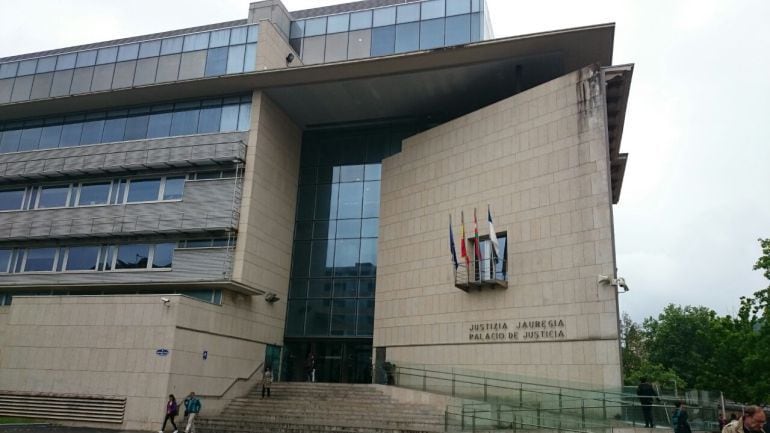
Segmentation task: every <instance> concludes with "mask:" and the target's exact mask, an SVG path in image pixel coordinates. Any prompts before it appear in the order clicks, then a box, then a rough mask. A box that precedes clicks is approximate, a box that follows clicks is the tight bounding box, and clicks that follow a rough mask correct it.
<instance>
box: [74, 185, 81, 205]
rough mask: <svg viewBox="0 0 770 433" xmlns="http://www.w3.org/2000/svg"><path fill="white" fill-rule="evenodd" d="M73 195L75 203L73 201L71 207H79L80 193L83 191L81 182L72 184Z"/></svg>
mask: <svg viewBox="0 0 770 433" xmlns="http://www.w3.org/2000/svg"><path fill="white" fill-rule="evenodd" d="M72 189H73V191H72V192H73V193H74V194H75V201H73V202H72V203H73V207H78V206H80V191H81V190H82V189H83V182H80V183H73V184H72Z"/></svg>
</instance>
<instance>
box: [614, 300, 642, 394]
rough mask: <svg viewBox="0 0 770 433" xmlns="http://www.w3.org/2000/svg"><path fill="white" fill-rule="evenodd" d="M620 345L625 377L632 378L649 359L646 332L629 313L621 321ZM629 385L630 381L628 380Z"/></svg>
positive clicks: (624, 314)
mask: <svg viewBox="0 0 770 433" xmlns="http://www.w3.org/2000/svg"><path fill="white" fill-rule="evenodd" d="M620 344H621V353H622V356H623V377H625V378H628V377H630V376H631V375H632V374H633V373H634V372H635V371H637V370H639V369H640V368H641V366H642V363H643V362H644V361H645V360H646V359H647V353H646V350H645V348H644V330H643V329H642V327H641V326H640V325H639V324H638V323H636V322H634V321H633V320H632V319H631V316H629V315H628V313H623V317H621V319H620ZM626 383H627V384H628V381H627V380H626Z"/></svg>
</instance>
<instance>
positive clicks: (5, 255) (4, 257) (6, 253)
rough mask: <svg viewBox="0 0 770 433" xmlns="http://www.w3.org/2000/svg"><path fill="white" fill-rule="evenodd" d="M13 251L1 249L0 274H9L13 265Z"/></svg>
mask: <svg viewBox="0 0 770 433" xmlns="http://www.w3.org/2000/svg"><path fill="white" fill-rule="evenodd" d="M12 252H13V250H10V249H0V273H2V272H8V268H9V266H10V264H11V253H12Z"/></svg>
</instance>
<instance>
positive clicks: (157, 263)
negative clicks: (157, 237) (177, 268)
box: [152, 243, 176, 269]
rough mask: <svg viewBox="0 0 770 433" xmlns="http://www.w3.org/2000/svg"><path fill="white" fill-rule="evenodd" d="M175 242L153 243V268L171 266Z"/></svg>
mask: <svg viewBox="0 0 770 433" xmlns="http://www.w3.org/2000/svg"><path fill="white" fill-rule="evenodd" d="M174 248H176V244H175V243H167V244H157V245H155V253H154V254H153V257H152V267H153V269H163V268H171V264H172V262H173V259H174Z"/></svg>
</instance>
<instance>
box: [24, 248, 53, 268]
mask: <svg viewBox="0 0 770 433" xmlns="http://www.w3.org/2000/svg"><path fill="white" fill-rule="evenodd" d="M56 252H57V248H30V249H28V250H27V259H26V262H25V263H24V272H51V271H53V270H54V263H55V262H56Z"/></svg>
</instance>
